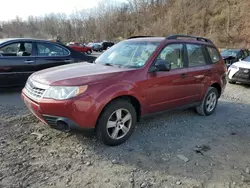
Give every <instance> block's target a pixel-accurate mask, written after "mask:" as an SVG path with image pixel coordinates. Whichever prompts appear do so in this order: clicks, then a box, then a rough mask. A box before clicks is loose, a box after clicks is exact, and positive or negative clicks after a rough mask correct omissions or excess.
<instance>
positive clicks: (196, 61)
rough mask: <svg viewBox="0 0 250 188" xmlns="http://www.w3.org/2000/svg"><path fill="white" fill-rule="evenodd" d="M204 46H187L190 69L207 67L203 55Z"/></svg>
mask: <svg viewBox="0 0 250 188" xmlns="http://www.w3.org/2000/svg"><path fill="white" fill-rule="evenodd" d="M201 48H202V46H200V45H195V44H187V54H188V62H189V67H197V66H202V65H206V60H205V57H204V55H203V53H202V49H201Z"/></svg>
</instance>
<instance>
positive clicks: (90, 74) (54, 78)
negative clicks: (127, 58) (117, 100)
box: [30, 63, 133, 86]
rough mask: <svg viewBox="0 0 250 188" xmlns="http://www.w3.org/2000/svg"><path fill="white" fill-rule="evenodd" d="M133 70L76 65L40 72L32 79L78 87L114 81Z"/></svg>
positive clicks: (49, 83) (96, 65)
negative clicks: (109, 80)
mask: <svg viewBox="0 0 250 188" xmlns="http://www.w3.org/2000/svg"><path fill="white" fill-rule="evenodd" d="M131 70H133V69H126V68H118V67H111V66H104V65H100V64H94V63H75V64H69V65H63V66H58V67H53V68H49V69H45V70H42V71H38V72H36V73H34V74H32V75H31V77H30V79H32V80H34V81H36V82H39V83H41V84H46V85H63V86H73V85H74V86H77V85H84V84H88V83H94V82H99V81H102V80H104V79H109V78H110V79H112V78H115V77H116V76H118V75H121V73H124V72H127V71H131Z"/></svg>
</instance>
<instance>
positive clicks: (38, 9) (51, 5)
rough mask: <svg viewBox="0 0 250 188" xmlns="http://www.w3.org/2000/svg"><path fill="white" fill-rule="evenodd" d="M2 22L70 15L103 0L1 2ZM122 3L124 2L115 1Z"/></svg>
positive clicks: (0, 14) (22, 0)
mask: <svg viewBox="0 0 250 188" xmlns="http://www.w3.org/2000/svg"><path fill="white" fill-rule="evenodd" d="M0 1H1V3H0V21H7V20H10V19H14V18H15V17H16V16H19V17H21V18H23V19H26V18H27V17H28V16H30V15H32V16H43V15H44V14H49V13H52V12H53V13H66V14H70V13H72V12H73V11H76V10H82V9H88V8H93V7H95V6H97V5H98V3H100V2H101V1H102V0H0ZM113 1H117V2H121V1H124V0H113Z"/></svg>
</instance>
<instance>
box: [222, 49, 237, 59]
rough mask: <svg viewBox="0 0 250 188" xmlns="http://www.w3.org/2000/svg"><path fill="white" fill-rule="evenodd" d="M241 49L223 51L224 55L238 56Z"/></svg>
mask: <svg viewBox="0 0 250 188" xmlns="http://www.w3.org/2000/svg"><path fill="white" fill-rule="evenodd" d="M239 52H240V50H225V51H223V52H221V55H222V56H233V57H236V56H237V54H238V53H239Z"/></svg>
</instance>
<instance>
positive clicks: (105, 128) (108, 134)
mask: <svg viewBox="0 0 250 188" xmlns="http://www.w3.org/2000/svg"><path fill="white" fill-rule="evenodd" d="M136 118H137V115H136V111H135V108H134V107H133V105H132V104H131V103H129V102H128V101H126V100H116V101H114V102H111V103H110V104H108V106H107V107H105V109H104V111H103V112H102V114H101V115H100V117H99V119H98V123H97V129H96V132H97V138H98V139H99V140H100V141H101V142H103V143H104V144H105V145H108V146H117V145H120V144H122V143H124V142H125V141H126V140H128V138H129V137H130V136H131V135H132V133H133V131H134V129H135V125H136V120H137V119H136Z"/></svg>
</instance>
